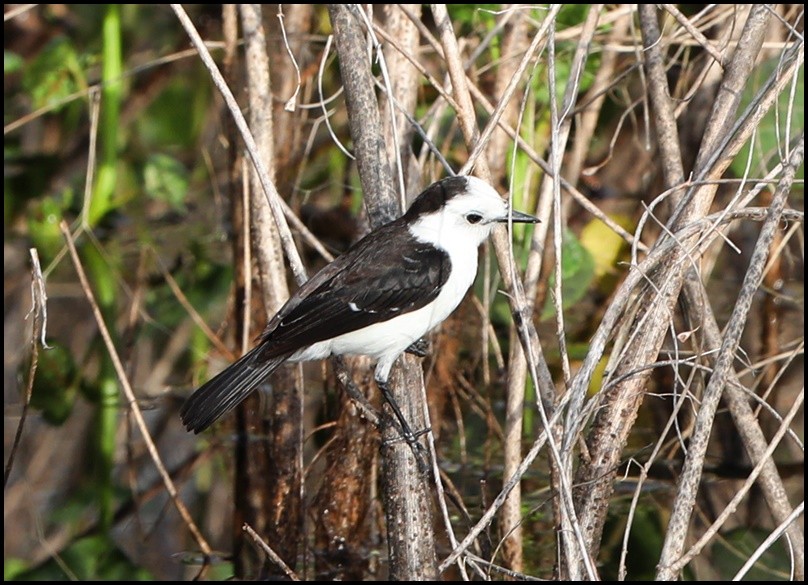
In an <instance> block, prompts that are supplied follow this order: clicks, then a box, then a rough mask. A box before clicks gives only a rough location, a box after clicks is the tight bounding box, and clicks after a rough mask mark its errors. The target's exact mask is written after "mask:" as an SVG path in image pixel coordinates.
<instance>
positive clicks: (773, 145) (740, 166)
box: [731, 59, 805, 180]
mask: <svg viewBox="0 0 808 585" xmlns="http://www.w3.org/2000/svg"><path fill="white" fill-rule="evenodd" d="M779 66H780V62H779V61H778V60H776V59H772V60H769V61H766V62H765V63H763V64H762V65H761V66H760V67H758V68H757V69H756V70H755V73H754V75H753V76H752V78H751V79H750V81H749V83H747V84H746V91H745V92H744V95H743V97H742V98H741V107H742V108H746V107H747V106H748V105H749V104H750V103H751V102H752V100H753V99H754V97H755V94H757V93H758V92H759V91H760V89H761V87H762V85H763V83H764V82H765V81H766V79H768V78H769V76H770V75H771V74H772V73H773V72H774V71H775V70H776V69H777V68H778V67H779ZM790 89H791V86H790V85H789V86H788V87H787V88H786V91H784V92H783V93H781V94H780V96H778V98H777V104H776V106H775V107H773V108H772V109H771V110H770V111H769V112H768V113H767V114H766V116H765V117H764V118H763V120H761V122H760V124H759V125H758V131H757V133H756V134H755V136H754V140H753V142H752V157H751V161H750V158H749V148H750V143H749V142H747V143H746V144H745V145H744V147H743V148H742V149H741V151H740V152H739V153H738V155H737V156H736V157H735V160H733V161H732V167H731V168H732V170H733V172H734V173H735V174H736V175H737V176H739V177H742V176H744V175H746V174H747V173H748V174H749V175H750V176H752V177H762V176H764V175H766V173H767V172H768V169H769V168H770V167H771V166H772V165H773V164H776V163H777V162H779V161H780V157H781V155H783V152H782V147H783V145H785V144H788V142H789V141H790V140H791V139H792V138H794V136H796V135H797V134H798V133H799V132H800V130H801V129H802V128H804V127H805V69H804V68H800V71H799V78H798V81H797V85H796V87H795V88H794V90H795V93H794V98H793V103H791V101H792V100H791V95H790V93H791V92H790ZM789 105H791V108H789ZM789 115H790V121H791V122H790V123H791V126H790V130H791V135H790V136H787V135H786V130H787V129H789V128H788V127H787V123H786V122H787V120H788V119H789ZM747 165H751V167H750V168H749V171H747ZM804 178H805V165H804V164H803V165H801V166H800V169H799V171H798V173H797V179H799V180H803V179H804Z"/></svg>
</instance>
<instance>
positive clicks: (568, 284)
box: [541, 229, 595, 320]
mask: <svg viewBox="0 0 808 585" xmlns="http://www.w3.org/2000/svg"><path fill="white" fill-rule="evenodd" d="M594 279H595V260H594V258H593V257H592V254H591V253H590V252H589V250H587V249H586V248H584V247H583V246H582V245H581V242H580V241H579V240H578V238H577V237H576V236H575V234H574V233H573V232H572V231H570V230H569V229H565V230H564V235H563V238H562V241H561V294H562V299H561V307H562V309H565V310H566V309H569V308H570V307H572V306H573V305H575V303H576V302H578V301H579V300H580V299H581V298H582V297H583V296H584V295H585V294H586V292H587V290H588V289H589V285H590V284H592V281H593V280H594ZM555 283H556V274H555V271H554V272H553V273H552V274H551V275H550V280H549V283H548V285H547V286H548V290H549V291H550V292H549V293H548V295H547V298H546V300H545V303H544V308H543V309H542V312H541V319H542V320H545V319H549V318H551V317H552V316H553V315H555V303H554V302H553V298H552V294H553V292H552V291H553V290H555V289H554V287H555Z"/></svg>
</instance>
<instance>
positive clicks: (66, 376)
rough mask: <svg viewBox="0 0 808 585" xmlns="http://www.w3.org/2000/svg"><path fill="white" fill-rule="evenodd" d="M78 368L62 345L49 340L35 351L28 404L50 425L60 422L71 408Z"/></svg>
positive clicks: (76, 383) (75, 390)
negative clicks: (43, 347)
mask: <svg viewBox="0 0 808 585" xmlns="http://www.w3.org/2000/svg"><path fill="white" fill-rule="evenodd" d="M78 378H79V377H78V368H77V367H76V363H75V362H74V361H73V357H72V356H71V355H70V352H69V351H68V349H67V348H66V347H64V346H63V345H60V344H58V343H51V347H50V348H49V349H43V350H42V351H40V352H39V357H38V361H37V369H36V375H35V376H34V383H33V388H32V393H31V406H32V407H34V408H35V409H37V410H39V411H41V413H42V418H44V419H45V420H46V421H47V422H48V423H50V424H52V425H56V426H58V425H61V424H62V423H63V422H64V421H65V420H67V417H68V416H70V413H71V412H72V410H73V404H74V403H75V402H76V394H77V390H78V383H79V380H78Z"/></svg>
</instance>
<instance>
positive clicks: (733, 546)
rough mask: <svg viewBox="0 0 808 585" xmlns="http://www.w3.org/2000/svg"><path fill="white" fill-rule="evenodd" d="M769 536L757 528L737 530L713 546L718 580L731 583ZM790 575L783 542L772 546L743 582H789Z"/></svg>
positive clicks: (714, 566) (789, 562) (712, 551)
mask: <svg viewBox="0 0 808 585" xmlns="http://www.w3.org/2000/svg"><path fill="white" fill-rule="evenodd" d="M768 536H769V532H768V531H766V530H761V529H758V528H737V529H735V530H731V531H729V532H728V533H725V534H724V535H723V538H721V539H718V540H716V541H715V543H714V544H713V545H712V547H711V554H712V558H713V565H712V566H713V568H714V569H715V570H716V571H717V572H718V575H719V576H718V579H720V580H722V581H729V580H731V579H732V578H733V577H735V575H736V573H737V572H738V571H739V570H740V569H741V567H742V566H743V565H744V564H745V563H746V561H747V559H749V558H750V557H751V556H752V553H753V552H755V550H756V549H757V548H758V546H760V544H761V543H762V542H763V541H764V540H765V539H766V537H768ZM790 573H791V559H790V558H789V554H788V552H787V551H786V549H785V547H784V546H783V543H782V542H776V543H774V544H773V545H772V546H770V547H769V548H768V549H767V550H766V551H765V552H764V553H763V555H762V556H761V557H760V558H759V559H758V561H757V562H756V563H755V564H754V566H752V568H751V569H750V570H749V572H748V573H746V576H745V577H744V579H743V580H744V581H788V580H789V575H790Z"/></svg>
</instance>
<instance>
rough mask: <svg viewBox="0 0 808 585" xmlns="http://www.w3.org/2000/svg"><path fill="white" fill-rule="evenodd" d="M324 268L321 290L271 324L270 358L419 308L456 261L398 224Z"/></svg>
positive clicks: (265, 338)
mask: <svg viewBox="0 0 808 585" xmlns="http://www.w3.org/2000/svg"><path fill="white" fill-rule="evenodd" d="M323 270H324V271H328V274H327V278H321V275H320V274H317V275H316V276H315V277H314V278H313V279H312V280H317V279H319V282H317V286H316V287H312V288H311V289H309V290H308V291H305V292H306V294H305V295H304V296H302V298H300V297H298V295H297V294H296V295H295V297H298V298H295V297H293V298H292V299H291V300H290V303H289V304H287V306H286V307H284V308H283V309H282V310H281V311H280V312H279V313H278V315H277V316H276V318H274V319H273V320H272V321H271V322H270V323H269V325H268V326H267V329H266V331H265V332H264V333H263V334H262V336H261V344H262V345H263V346H264V353H263V355H264V357H266V358H267V359H270V358H272V357H273V356H275V355H282V354H288V353H290V352H294V351H296V350H298V349H301V348H303V347H307V346H309V345H312V344H314V343H317V342H318V341H324V340H326V339H331V338H332V337H336V336H338V335H343V334H345V333H350V332H351V331H356V330H358V329H362V328H363V327H367V326H368V325H372V324H374V323H379V322H383V321H387V320H389V319H392V318H393V317H396V316H398V315H402V314H405V313H408V312H410V311H415V310H417V309H420V308H421V307H423V306H425V305H427V304H428V303H430V302H431V301H433V300H434V299H435V297H437V296H438V293H439V292H440V289H441V287H442V286H443V285H444V284H445V283H446V281H447V280H448V278H449V272H450V271H451V262H450V260H449V255H448V254H447V253H446V252H444V251H443V250H440V249H438V248H435V247H434V246H432V245H430V244H425V243H422V242H418V241H417V240H415V239H414V238H413V237H412V236H411V235H410V233H409V231H408V230H407V229H406V227H405V225H404V224H403V223H402V222H401V220H397V221H395V222H393V223H391V224H388V225H386V226H384V227H382V228H380V229H378V230H376V231H374V232H371V233H370V234H369V235H368V236H366V237H365V238H364V239H363V240H361V241H360V242H358V243H357V244H355V245H354V246H353V247H352V248H351V249H350V250H348V251H347V252H346V253H345V254H343V255H342V256H340V257H339V258H337V259H336V260H335V261H334V262H332V263H331V264H329V265H328V266H326V268H324V269H323ZM307 284H308V283H307ZM304 286H305V285H304ZM299 292H300V291H299Z"/></svg>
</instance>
